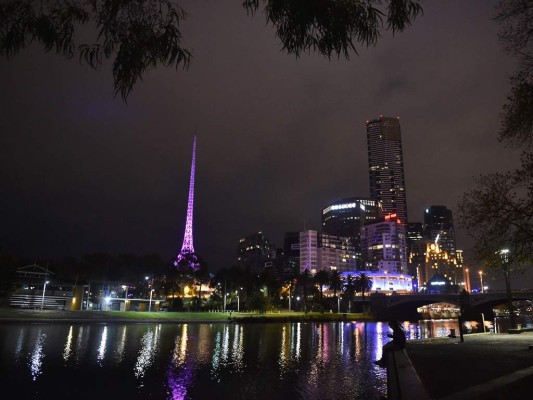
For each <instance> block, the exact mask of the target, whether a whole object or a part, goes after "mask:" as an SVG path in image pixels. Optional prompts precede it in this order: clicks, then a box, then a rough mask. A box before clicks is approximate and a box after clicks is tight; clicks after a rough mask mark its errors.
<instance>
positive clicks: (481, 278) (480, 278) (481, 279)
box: [479, 271, 485, 293]
mask: <svg viewBox="0 0 533 400" xmlns="http://www.w3.org/2000/svg"><path fill="white" fill-rule="evenodd" d="M479 280H480V282H481V293H485V289H484V288H483V271H479Z"/></svg>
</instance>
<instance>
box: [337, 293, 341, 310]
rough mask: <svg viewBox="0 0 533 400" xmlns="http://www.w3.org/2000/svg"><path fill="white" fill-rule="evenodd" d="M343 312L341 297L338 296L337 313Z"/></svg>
mask: <svg viewBox="0 0 533 400" xmlns="http://www.w3.org/2000/svg"><path fill="white" fill-rule="evenodd" d="M340 312H341V296H337V313H338V314H340Z"/></svg>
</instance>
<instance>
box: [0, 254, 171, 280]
mask: <svg viewBox="0 0 533 400" xmlns="http://www.w3.org/2000/svg"><path fill="white" fill-rule="evenodd" d="M32 264H36V265H38V266H40V267H43V268H47V269H49V270H50V272H52V273H53V274H54V279H57V280H61V281H64V282H76V281H78V282H84V281H121V282H126V283H134V282H138V281H141V280H144V277H145V276H150V277H153V276H156V275H163V274H165V273H168V270H169V269H170V268H171V267H172V261H171V260H163V259H162V258H161V257H160V256H159V255H158V254H147V255H142V256H137V255H134V254H120V255H112V254H107V253H94V254H87V255H84V256H82V257H81V258H75V257H64V258H57V259H31V258H27V257H21V256H17V255H7V254H3V253H0V269H1V271H2V273H1V274H0V276H1V277H0V279H1V280H3V281H11V280H13V279H14V278H15V276H16V271H17V269H18V268H21V267H25V266H28V265H32Z"/></svg>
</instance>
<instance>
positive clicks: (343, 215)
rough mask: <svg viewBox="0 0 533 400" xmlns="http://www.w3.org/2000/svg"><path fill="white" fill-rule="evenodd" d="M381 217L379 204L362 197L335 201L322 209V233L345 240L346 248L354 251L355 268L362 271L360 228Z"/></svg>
mask: <svg viewBox="0 0 533 400" xmlns="http://www.w3.org/2000/svg"><path fill="white" fill-rule="evenodd" d="M380 217H381V203H380V202H379V201H377V200H372V199H369V198H363V197H351V198H346V199H342V200H339V201H335V202H333V203H332V204H328V205H327V206H326V207H324V208H323V209H322V233H323V234H326V235H331V236H336V237H339V238H347V239H348V241H349V243H347V244H346V246H349V247H352V248H353V250H354V251H355V258H356V262H357V268H359V269H363V268H364V263H363V260H362V255H361V228H362V226H363V225H364V224H365V223H369V222H373V221H376V220H378V218H380ZM324 247H325V246H324Z"/></svg>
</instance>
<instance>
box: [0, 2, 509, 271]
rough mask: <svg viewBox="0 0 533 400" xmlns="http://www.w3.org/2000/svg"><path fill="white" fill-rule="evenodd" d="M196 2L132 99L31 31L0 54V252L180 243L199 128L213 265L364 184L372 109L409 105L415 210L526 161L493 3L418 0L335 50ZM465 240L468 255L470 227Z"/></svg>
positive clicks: (79, 251) (172, 247) (207, 249)
mask: <svg viewBox="0 0 533 400" xmlns="http://www.w3.org/2000/svg"><path fill="white" fill-rule="evenodd" d="M188 3H190V4H187V6H186V9H187V11H188V12H189V15H188V17H187V19H186V20H185V21H184V23H183V33H184V42H185V43H184V44H185V46H188V47H190V48H191V49H193V50H194V51H193V55H194V56H193V60H192V63H191V66H190V68H189V70H187V71H181V70H178V71H176V70H174V69H173V68H169V69H164V68H159V69H156V70H153V71H150V72H149V73H147V74H146V76H144V77H143V81H141V82H139V83H138V85H137V86H136V87H135V89H134V91H133V92H132V93H131V95H130V97H129V98H128V103H127V104H125V103H123V102H122V101H121V100H120V99H119V98H117V99H115V100H114V99H113V89H112V80H111V74H110V68H111V66H110V65H104V67H103V69H102V70H100V71H94V70H91V69H90V68H89V67H87V66H83V65H79V63H78V62H77V60H65V59H62V58H61V57H59V56H55V55H53V54H45V53H44V52H43V50H42V49H41V48H39V47H38V46H37V45H31V46H30V47H29V48H28V49H26V50H24V51H22V52H21V53H20V54H19V55H18V56H16V57H14V58H13V59H10V60H9V61H6V60H5V59H2V60H1V61H0V73H1V74H2V76H3V78H4V79H3V81H2V84H1V85H2V92H3V93H5V95H4V96H2V99H1V100H0V106H1V109H2V110H3V111H2V114H3V117H2V118H1V119H0V130H1V132H2V133H1V137H0V140H1V142H0V145H1V148H2V149H3V151H2V157H1V158H0V182H1V184H2V187H3V194H2V196H1V197H0V210H1V211H0V213H1V214H0V216H1V219H2V221H3V224H2V227H1V228H0V249H1V250H2V251H3V252H5V253H7V254H17V255H20V256H26V257H29V258H53V257H61V256H82V255H83V254H88V253H94V252H109V253H111V254H123V253H135V254H148V253H158V254H160V255H161V256H162V257H163V258H164V259H169V260H170V259H172V258H173V257H175V253H176V248H177V247H179V245H180V243H179V241H180V238H182V237H183V235H184V230H185V220H184V218H183V216H184V213H185V212H186V209H187V190H188V179H189V172H190V143H191V140H192V138H193V137H194V136H195V135H196V136H197V148H198V159H197V164H196V183H197V186H196V187H195V190H196V192H195V217H194V218H195V219H194V233H195V237H194V242H195V243H194V244H195V250H196V251H197V252H198V253H199V254H200V255H201V256H202V258H204V259H205V261H206V262H207V263H208V265H209V267H210V269H211V270H218V269H220V268H222V267H226V266H228V265H229V264H231V263H233V261H234V258H235V252H236V249H237V246H238V243H239V242H238V241H239V239H240V238H242V237H245V236H247V235H249V234H251V233H253V232H257V231H262V232H264V233H265V235H266V237H268V238H269V239H270V240H271V242H272V243H274V244H275V245H276V246H278V247H282V246H283V235H284V233H285V232H290V231H298V230H300V231H301V230H304V229H315V230H318V231H320V224H321V220H320V219H321V215H320V213H321V210H322V209H323V208H324V207H325V206H327V205H328V204H330V203H332V202H334V201H336V200H339V199H342V198H349V197H359V196H360V197H368V196H369V194H370V193H369V190H368V188H369V183H368V164H367V162H368V160H367V154H366V153H367V147H366V121H367V120H372V119H375V118H379V116H380V115H384V116H390V117H400V123H401V127H402V142H403V152H404V160H405V180H406V193H407V204H408V215H409V222H423V213H424V210H425V209H426V208H427V207H428V206H431V205H444V206H446V207H448V208H450V209H451V210H452V211H453V212H454V215H457V213H456V211H457V210H456V204H457V201H458V200H459V196H460V195H461V194H462V193H464V192H465V191H466V190H468V189H469V188H470V187H471V185H472V184H473V177H475V176H477V175H479V174H485V173H489V172H494V171H502V170H507V169H511V168H513V167H514V166H516V165H517V164H518V161H519V151H517V150H514V149H509V148H506V147H504V146H503V145H502V144H501V143H498V142H497V139H496V138H497V134H498V129H499V117H498V114H499V113H500V111H501V106H502V105H503V104H504V103H505V101H506V95H507V92H508V90H509V88H510V85H509V80H508V79H509V76H510V75H511V74H512V73H513V71H514V69H515V67H516V60H515V59H513V58H512V57H511V56H509V55H507V54H505V52H504V50H503V46H502V45H501V43H499V41H498V38H497V32H498V29H499V26H498V24H497V23H496V22H494V21H492V20H491V17H492V16H494V15H495V10H494V5H495V4H496V2H484V1H474V2H468V4H464V2H461V1H451V2H446V4H440V3H439V4H434V3H427V4H423V6H424V15H421V16H419V17H417V19H416V20H415V21H414V23H413V25H412V26H410V27H408V28H407V29H406V31H405V32H403V33H398V34H396V35H395V36H394V37H393V36H392V34H391V33H390V32H388V33H386V34H385V35H384V37H383V40H382V41H380V42H379V43H378V44H377V46H376V47H373V48H369V49H366V48H360V49H358V52H359V55H353V56H352V57H351V58H350V60H344V59H340V60H336V59H332V60H331V61H328V60H327V59H324V58H323V57H321V56H318V55H316V54H310V55H307V54H303V55H302V56H301V57H299V58H295V57H294V56H289V55H287V54H285V53H283V52H281V51H280V47H281V46H280V43H279V41H278V40H277V39H276V37H275V35H274V31H273V30H272V28H271V27H269V26H265V24H264V20H263V19H262V18H260V17H262V16H261V15H257V16H255V17H254V18H250V17H249V16H248V15H246V12H245V11H244V10H243V9H242V8H241V4H240V3H239V2H237V3H235V2H231V1H227V0H226V1H220V2H216V4H209V5H208V4H207V3H204V2H188ZM228 44H231V45H228ZM455 224H456V225H459V221H457V220H456V221H455ZM456 242H457V248H458V249H462V250H464V251H465V261H466V263H467V264H470V263H472V260H471V258H470V256H471V255H470V253H469V246H470V245H471V242H470V241H469V239H468V237H467V235H466V234H465V232H464V231H462V230H461V229H460V228H458V229H457V231H456Z"/></svg>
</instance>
